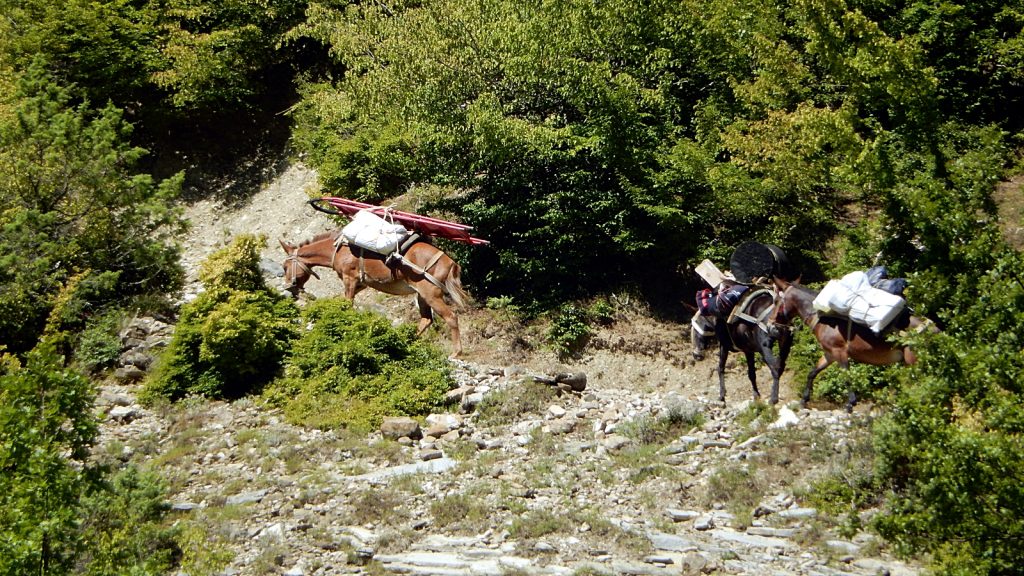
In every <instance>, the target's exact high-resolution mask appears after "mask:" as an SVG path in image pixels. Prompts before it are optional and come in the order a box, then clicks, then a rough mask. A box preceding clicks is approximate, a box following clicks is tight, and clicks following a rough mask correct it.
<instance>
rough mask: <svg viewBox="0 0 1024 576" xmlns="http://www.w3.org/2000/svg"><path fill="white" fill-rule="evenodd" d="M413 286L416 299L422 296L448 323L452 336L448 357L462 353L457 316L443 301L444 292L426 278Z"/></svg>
mask: <svg viewBox="0 0 1024 576" xmlns="http://www.w3.org/2000/svg"><path fill="white" fill-rule="evenodd" d="M414 287H415V288H416V293H417V297H418V298H417V301H419V298H422V299H423V301H424V302H426V303H427V305H428V306H430V308H431V309H432V310H433V311H434V312H436V313H437V315H438V316H440V317H441V318H443V319H444V322H445V324H447V325H448V331H449V332H450V333H451V338H452V353H451V354H449V355H448V357H449V358H456V357H458V356H459V354H462V338H461V336H460V335H459V317H458V316H457V315H456V314H455V311H454V310H452V309H451V307H449V306H448V304H447V303H446V302H445V301H444V294H443V293H442V292H441V289H440V288H438V287H437V286H434V285H433V284H431V283H429V282H428V281H426V280H423V281H421V282H418V283H417V284H416V285H414ZM421 322H422V320H421Z"/></svg>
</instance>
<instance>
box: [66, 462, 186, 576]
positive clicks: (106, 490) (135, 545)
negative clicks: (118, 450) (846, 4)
mask: <svg viewBox="0 0 1024 576" xmlns="http://www.w3.org/2000/svg"><path fill="white" fill-rule="evenodd" d="M166 497H167V490H166V487H165V486H164V483H163V481H162V480H161V478H160V477H159V476H157V475H156V474H154V473H152V472H143V471H140V470H138V469H137V468H134V467H129V468H126V469H124V470H121V471H118V472H116V473H114V474H113V475H111V476H110V477H109V478H108V479H106V481H104V482H103V483H101V484H100V485H99V486H98V487H97V489H95V490H93V491H92V492H90V493H89V494H88V495H86V497H85V498H83V500H82V524H81V532H82V534H83V537H84V541H85V546H84V552H83V554H82V555H81V557H80V558H79V561H78V566H79V570H78V571H77V572H78V573H80V574H85V575H87V576H102V575H106V574H133V575H138V576H142V575H148V574H153V575H157V574H167V573H168V572H169V571H170V570H171V568H173V567H174V566H175V564H176V562H177V561H178V559H179V557H180V555H181V550H180V548H179V546H178V544H177V543H176V541H175V537H176V533H177V530H176V529H175V528H173V527H170V526H169V525H168V523H166V522H165V521H166V519H167V512H168V510H169V505H168V504H167V500H166Z"/></svg>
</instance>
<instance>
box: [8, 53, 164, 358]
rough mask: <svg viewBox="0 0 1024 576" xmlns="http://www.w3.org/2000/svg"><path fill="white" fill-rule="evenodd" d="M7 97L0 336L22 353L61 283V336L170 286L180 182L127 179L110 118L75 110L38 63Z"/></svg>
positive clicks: (114, 117)
mask: <svg viewBox="0 0 1024 576" xmlns="http://www.w3.org/2000/svg"><path fill="white" fill-rule="evenodd" d="M12 99H13V101H12V102H11V103H9V104H10V105H9V106H5V105H4V104H7V103H0V173H3V174H5V177H4V179H3V180H2V181H0V205H3V206H4V210H3V212H0V333H2V334H4V341H5V342H6V343H7V344H8V345H9V347H10V349H11V350H14V351H18V352H23V351H25V350H28V349H29V348H31V347H32V346H33V345H34V344H35V341H36V339H37V338H38V336H39V334H40V333H41V331H42V328H43V326H44V324H45V322H46V319H47V317H48V316H49V314H50V311H51V310H52V309H53V308H54V307H55V306H56V305H57V302H56V298H57V295H58V294H59V293H60V292H61V290H62V287H63V286H64V285H65V284H67V283H69V282H71V279H72V278H78V280H77V281H76V282H77V283H78V290H77V291H76V292H75V295H76V298H78V299H79V301H78V302H77V303H74V305H73V306H64V313H66V314H70V315H71V316H70V317H66V318H62V319H61V320H62V322H63V325H64V326H65V327H68V328H73V329H79V328H81V324H82V321H83V320H84V318H86V317H88V315H89V314H91V313H92V312H93V311H94V310H95V309H96V308H98V307H100V306H102V305H103V304H104V303H106V302H110V301H112V300H114V299H118V298H124V297H130V296H132V295H136V294H142V293H147V292H155V291H165V290H174V289H176V288H178V287H179V286H180V285H181V281H182V273H181V270H180V267H179V264H178V262H177V256H178V252H177V250H176V249H175V248H173V247H172V246H171V244H170V241H171V239H172V238H173V235H174V234H176V233H177V232H179V231H180V227H179V226H180V222H179V220H178V212H177V210H176V209H174V208H173V207H172V204H171V202H172V200H173V199H174V198H175V196H176V194H177V191H178V188H179V187H180V183H181V180H180V177H178V178H171V179H169V180H165V181H163V182H161V183H159V184H157V183H155V182H154V181H153V179H152V178H151V177H150V176H148V175H145V174H138V173H134V171H133V166H134V165H135V164H136V163H137V162H138V160H139V158H140V157H141V156H142V154H143V151H142V150H140V149H137V148H132V147H130V146H128V145H127V144H126V143H125V142H126V138H127V136H128V134H129V131H130V129H129V126H128V125H127V124H126V123H125V122H124V121H123V120H122V118H121V113H120V112H119V111H118V110H117V109H115V108H113V107H111V106H107V107H104V108H102V109H99V110H94V109H92V108H90V107H89V106H88V105H87V104H75V103H74V102H73V101H72V97H71V94H70V93H69V91H68V90H66V89H64V88H62V87H61V86H60V85H59V84H57V83H56V82H55V79H54V78H53V77H51V76H49V75H47V74H46V73H45V72H43V71H42V69H41V68H40V67H33V68H31V69H30V70H29V71H28V72H27V73H26V74H24V75H23V76H22V77H21V78H20V81H19V82H18V84H17V88H16V91H15V92H14V94H13V97H12Z"/></svg>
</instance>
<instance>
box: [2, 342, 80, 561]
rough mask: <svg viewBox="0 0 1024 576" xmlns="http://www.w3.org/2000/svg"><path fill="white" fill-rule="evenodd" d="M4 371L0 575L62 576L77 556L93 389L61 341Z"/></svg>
mask: <svg viewBox="0 0 1024 576" xmlns="http://www.w3.org/2000/svg"><path fill="white" fill-rule="evenodd" d="M0 359H2V361H3V367H2V369H0V470H3V474H0V535H2V536H0V571H2V572H4V573H5V574H33V573H35V574H60V573H65V572H67V571H69V568H70V567H71V566H72V565H73V562H74V559H75V556H76V555H77V553H78V547H79V540H78V538H79V533H78V530H77V522H78V514H77V513H78V498H79V495H80V494H82V493H83V492H85V491H86V490H87V488H88V486H89V483H90V481H91V480H90V475H91V474H92V469H91V468H90V466H88V463H87V458H88V455H89V448H90V446H91V445H92V443H93V441H94V439H95V437H96V422H95V420H94V418H93V417H92V415H91V407H92V401H93V395H94V392H93V389H92V385H91V384H90V382H89V380H88V379H87V378H85V377H84V376H82V375H80V374H77V373H75V372H74V371H72V370H68V369H66V368H65V367H64V365H63V359H62V357H61V355H60V354H59V353H58V346H57V339H48V340H44V341H42V342H40V344H39V346H37V347H36V348H34V349H33V351H32V352H31V353H29V354H28V355H27V357H26V361H25V364H24V365H21V364H20V363H19V362H18V361H17V360H16V359H15V358H14V357H12V356H10V355H8V354H5V355H4V356H3V357H2V358H0Z"/></svg>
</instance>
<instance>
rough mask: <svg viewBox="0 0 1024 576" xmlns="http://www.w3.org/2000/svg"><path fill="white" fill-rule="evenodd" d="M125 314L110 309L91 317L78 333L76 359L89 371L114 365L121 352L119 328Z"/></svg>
mask: <svg viewBox="0 0 1024 576" xmlns="http://www.w3.org/2000/svg"><path fill="white" fill-rule="evenodd" d="M123 314H124V313H123V312H122V311H121V310H117V309H112V310H108V311H106V312H104V313H103V314H100V315H99V316H96V317H94V318H92V319H90V321H89V322H88V324H87V325H86V327H85V329H84V330H82V333H81V334H79V335H78V343H77V345H76V346H75V360H76V361H77V362H78V363H79V364H80V365H81V366H82V367H83V368H84V369H85V370H86V371H87V372H98V371H100V370H102V369H104V368H110V367H112V366H114V363H115V362H117V359H118V357H119V356H120V354H121V336H120V333H119V330H120V327H121V321H122V319H123V317H124V316H123Z"/></svg>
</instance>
